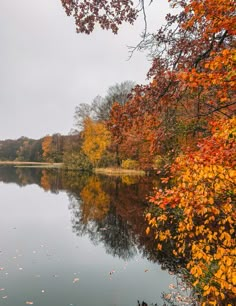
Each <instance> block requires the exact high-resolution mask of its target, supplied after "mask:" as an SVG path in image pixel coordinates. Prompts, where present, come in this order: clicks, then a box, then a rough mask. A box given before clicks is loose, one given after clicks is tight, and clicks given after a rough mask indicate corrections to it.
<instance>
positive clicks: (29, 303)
mask: <svg viewBox="0 0 236 306" xmlns="http://www.w3.org/2000/svg"><path fill="white" fill-rule="evenodd" d="M25 304H27V305H33V304H34V302H31V301H26V302H25Z"/></svg>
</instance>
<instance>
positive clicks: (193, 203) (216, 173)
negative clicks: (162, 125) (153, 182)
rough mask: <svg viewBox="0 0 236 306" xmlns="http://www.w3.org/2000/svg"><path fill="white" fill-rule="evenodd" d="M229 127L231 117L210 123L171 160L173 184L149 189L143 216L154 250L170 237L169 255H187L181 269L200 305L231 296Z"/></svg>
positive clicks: (235, 214)
mask: <svg viewBox="0 0 236 306" xmlns="http://www.w3.org/2000/svg"><path fill="white" fill-rule="evenodd" d="M235 126H236V119H235V118H234V119H231V120H229V119H227V120H220V121H219V122H217V123H212V132H213V134H212V136H209V137H207V138H205V139H204V140H203V141H201V143H200V144H199V147H200V149H199V150H198V151H195V152H191V153H189V154H186V155H184V156H180V157H179V158H177V160H176V162H175V163H174V164H173V166H172V175H173V176H174V178H175V179H176V184H174V186H173V187H172V188H168V187H166V188H165V189H159V190H158V191H155V193H154V195H153V196H152V197H151V198H150V202H151V203H152V204H153V210H152V213H151V212H150V213H148V214H147V216H146V217H147V219H148V223H149V227H148V228H147V233H149V231H150V229H152V233H153V235H154V237H155V239H156V241H157V242H156V243H157V248H158V249H160V250H162V249H163V250H165V244H166V243H168V241H170V240H171V241H172V245H173V246H174V250H173V254H174V255H175V256H176V257H178V258H185V259H187V261H188V262H187V265H186V267H185V269H186V271H185V273H186V272H187V274H188V275H189V276H190V278H189V279H190V280H191V281H192V285H193V286H194V288H195V291H196V292H197V293H198V294H199V295H200V296H201V302H202V305H219V304H222V301H224V303H230V302H232V301H233V297H234V296H235V294H236V291H235V288H236V278H235V277H236V274H235V271H234V268H233V267H234V266H235V263H236V262H235V255H236V253H235V247H236V240H235V226H234V224H235V221H236V211H235V204H236V203H235V191H236V170H235V166H236V163H235V152H236V134H235ZM168 180H169V178H163V182H168ZM212 302H215V304H213V303H212Z"/></svg>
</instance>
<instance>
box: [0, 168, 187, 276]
mask: <svg viewBox="0 0 236 306" xmlns="http://www.w3.org/2000/svg"><path fill="white" fill-rule="evenodd" d="M0 181H2V182H4V183H16V184H18V185H19V186H25V185H27V184H37V185H39V186H40V187H42V188H43V189H44V190H45V191H50V192H52V193H58V192H59V191H65V192H66V193H67V195H68V197H69V201H70V204H69V209H70V212H71V224H72V230H73V232H74V233H75V234H76V235H78V236H81V237H82V236H84V235H87V236H89V238H90V240H91V241H92V242H93V243H94V244H95V245H97V244H100V243H102V244H103V245H104V248H105V250H106V252H107V253H108V254H111V255H112V256H114V257H118V258H122V259H124V260H127V259H131V258H133V257H134V256H135V255H136V254H137V252H139V253H141V254H142V255H143V257H145V258H147V259H148V260H151V261H153V262H159V263H161V265H162V268H164V269H166V268H168V269H169V270H170V271H174V272H176V270H177V269H178V267H179V266H180V265H181V264H182V263H180V262H178V261H177V260H176V259H175V258H173V256H172V248H171V242H170V245H169V247H168V248H167V249H166V250H165V253H164V252H160V251H157V250H156V247H155V242H154V241H153V239H151V237H150V236H147V235H146V233H145V229H146V222H145V220H144V212H145V209H146V208H147V202H146V197H147V195H148V193H149V192H150V190H152V188H153V187H154V186H155V187H157V186H158V184H159V181H158V179H157V178H155V179H153V178H150V177H129V176H123V177H107V176H102V175H99V176H97V175H92V176H91V175H88V174H81V173H78V172H64V171H62V170H60V169H41V168H21V167H9V166H1V167H0Z"/></svg>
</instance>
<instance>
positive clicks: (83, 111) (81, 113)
mask: <svg viewBox="0 0 236 306" xmlns="http://www.w3.org/2000/svg"><path fill="white" fill-rule="evenodd" d="M134 86H135V83H134V82H132V81H125V82H122V83H120V84H118V83H117V84H115V85H113V86H110V87H109V88H108V90H107V94H106V95H105V97H102V96H99V95H98V96H96V97H95V98H94V99H93V101H92V103H90V104H89V103H80V104H79V105H78V106H76V108H75V114H74V122H75V126H76V128H77V129H78V131H81V130H82V129H83V123H84V120H85V119H86V118H87V117H90V118H91V119H92V120H95V121H104V120H108V119H109V116H110V111H111V108H112V105H113V104H114V102H117V103H119V104H121V105H124V104H125V103H126V102H127V101H128V99H129V96H130V95H131V92H132V89H133V88H134Z"/></svg>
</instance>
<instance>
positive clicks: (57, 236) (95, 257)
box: [0, 166, 186, 306]
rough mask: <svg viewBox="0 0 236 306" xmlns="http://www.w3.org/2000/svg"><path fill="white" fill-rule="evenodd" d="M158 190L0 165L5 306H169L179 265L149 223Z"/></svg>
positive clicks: (148, 184) (127, 181) (146, 182)
mask: <svg viewBox="0 0 236 306" xmlns="http://www.w3.org/2000/svg"><path fill="white" fill-rule="evenodd" d="M158 184H159V182H158V179H156V180H153V179H151V178H149V177H128V176H123V177H105V176H95V175H92V176H89V175H85V174H84V175H81V174H79V173H77V172H72V173H68V172H63V171H62V170H59V169H48V170H47V169H39V168H20V167H19V168H17V167H10V166H1V167H0V211H1V214H0V305H9V306H21V305H40V306H54V305H55V306H67V305H70V306H137V305H138V302H137V301H138V300H139V301H140V303H141V302H143V301H145V303H147V304H148V305H155V304H156V305H165V301H164V300H165V297H167V296H168V295H169V294H175V295H177V294H179V293H178V292H177V291H178V285H179V283H178V282H179V280H178V279H176V277H175V276H174V274H173V271H174V265H175V263H173V262H172V261H171V259H170V258H169V257H168V256H166V254H163V253H162V252H159V251H157V250H156V246H155V242H154V241H153V240H152V239H151V238H150V237H148V236H147V235H146V233H145V229H146V221H145V219H144V213H145V209H147V207H148V206H147V202H146V196H147V195H148V194H149V192H150V191H151V190H152V188H153V187H154V186H158ZM180 286H182V284H181V285H180ZM171 288H172V289H171ZM173 289H174V290H176V292H174V293H173ZM181 290H182V289H181ZM170 292H171V293H170ZM183 305H184V304H183ZM185 305H186V304H185Z"/></svg>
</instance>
